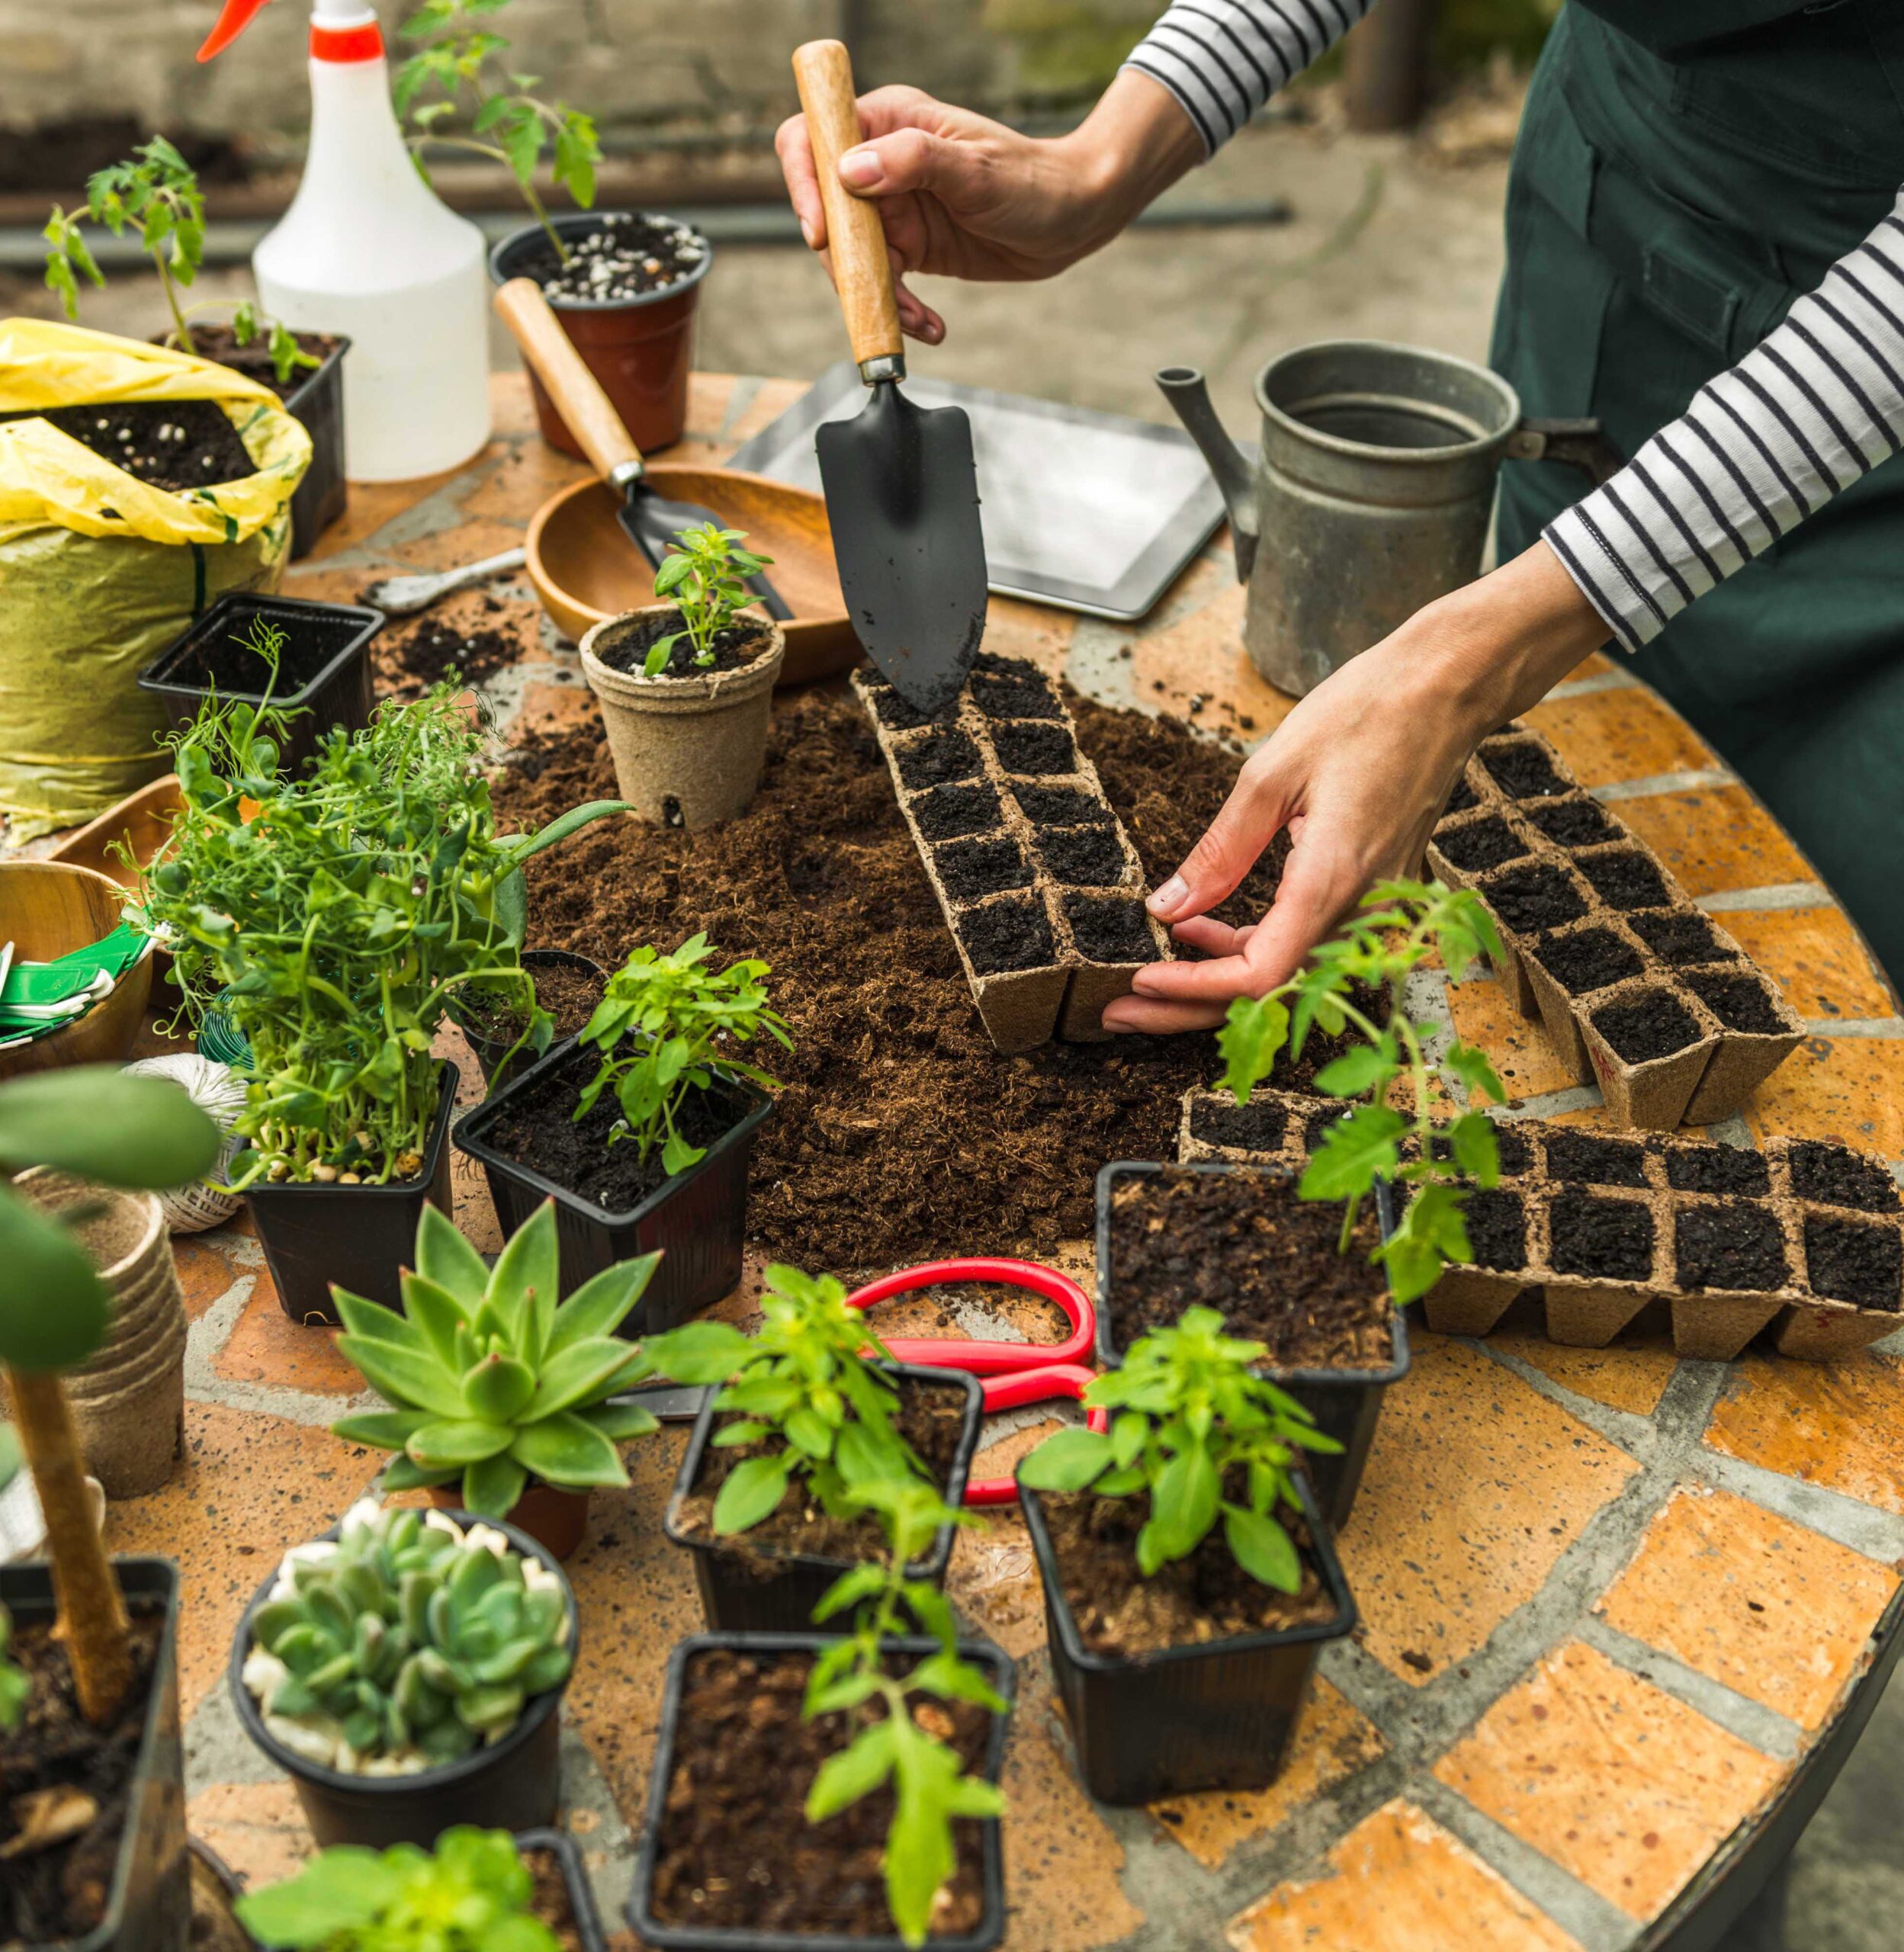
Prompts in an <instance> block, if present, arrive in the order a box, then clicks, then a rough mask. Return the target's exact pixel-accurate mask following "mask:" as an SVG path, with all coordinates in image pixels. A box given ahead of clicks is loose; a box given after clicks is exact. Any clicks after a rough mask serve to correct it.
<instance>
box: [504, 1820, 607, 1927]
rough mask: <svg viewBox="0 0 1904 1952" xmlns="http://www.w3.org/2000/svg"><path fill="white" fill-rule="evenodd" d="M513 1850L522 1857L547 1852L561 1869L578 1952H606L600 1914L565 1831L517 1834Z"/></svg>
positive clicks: (579, 1857)
mask: <svg viewBox="0 0 1904 1952" xmlns="http://www.w3.org/2000/svg"><path fill="white" fill-rule="evenodd" d="M515 1848H516V1849H517V1850H518V1851H520V1852H522V1854H523V1855H524V1856H525V1857H526V1856H527V1855H528V1853H529V1852H530V1851H547V1852H549V1854H551V1856H552V1857H554V1859H555V1861H556V1862H557V1864H560V1866H561V1867H562V1883H563V1886H565V1887H566V1889H567V1892H568V1894H569V1911H570V1915H571V1916H572V1917H573V1919H574V1921H575V1935H576V1938H579V1939H580V1940H581V1941H582V1952H608V1940H607V1939H606V1938H605V1937H604V1936H603V1934H602V1914H601V1913H600V1912H598V1911H597V1910H596V1908H595V1891H594V1889H593V1887H592V1886H591V1885H590V1884H589V1873H588V1872H587V1871H586V1869H584V1868H583V1863H582V1852H581V1849H580V1846H579V1845H578V1844H576V1841H575V1839H574V1838H573V1837H571V1836H570V1835H569V1834H568V1832H567V1831H566V1830H519V1831H518V1832H516V1833H515Z"/></svg>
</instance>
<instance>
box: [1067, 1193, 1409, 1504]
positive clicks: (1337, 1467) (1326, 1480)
mask: <svg viewBox="0 0 1904 1952" xmlns="http://www.w3.org/2000/svg"><path fill="white" fill-rule="evenodd" d="M1263 1170H1266V1169H1264V1168H1263V1167H1250V1166H1238V1165H1233V1164H1230V1163H1229V1162H1228V1161H1223V1160H1202V1161H1196V1163H1194V1164H1184V1165H1179V1166H1170V1167H1164V1166H1161V1165H1159V1164H1154V1163H1153V1162H1151V1161H1142V1160H1132V1159H1119V1160H1116V1161H1113V1163H1112V1164H1109V1165H1108V1166H1106V1167H1104V1168H1103V1170H1102V1171H1101V1172H1100V1173H1099V1174H1098V1176H1097V1360H1098V1364H1099V1366H1100V1368H1103V1369H1116V1367H1117V1366H1119V1364H1120V1363H1122V1361H1123V1360H1124V1350H1123V1349H1122V1347H1120V1346H1119V1342H1118V1339H1117V1324H1116V1320H1115V1318H1114V1317H1113V1312H1112V1307H1111V1301H1112V1283H1111V1195H1112V1191H1113V1188H1114V1187H1115V1186H1116V1183H1117V1181H1118V1180H1119V1178H1120V1177H1122V1178H1127V1179H1128V1178H1135V1177H1138V1176H1139V1175H1141V1174H1149V1173H1161V1172H1165V1171H1169V1172H1173V1173H1248V1172H1260V1171H1263ZM1375 1210H1376V1218H1377V1220H1378V1221H1379V1224H1380V1225H1381V1228H1382V1238H1383V1239H1384V1240H1385V1239H1387V1238H1388V1237H1389V1234H1390V1233H1391V1232H1392V1231H1393V1229H1394V1226H1395V1205H1394V1200H1393V1198H1392V1193H1391V1190H1390V1188H1389V1185H1388V1183H1387V1182H1386V1181H1385V1180H1382V1181H1378V1182H1377V1183H1376V1189H1375ZM1389 1327H1390V1333H1391V1337H1392V1340H1391V1341H1390V1344H1389V1360H1388V1362H1387V1363H1385V1364H1384V1365H1383V1366H1382V1367H1381V1368H1379V1369H1265V1370H1264V1371H1263V1373H1264V1374H1265V1375H1266V1376H1268V1377H1269V1379H1270V1381H1271V1382H1274V1383H1276V1384H1277V1385H1279V1386H1280V1387H1281V1388H1283V1389H1286V1390H1287V1391H1288V1392H1289V1394H1290V1395H1292V1396H1293V1397H1294V1398H1296V1401H1298V1402H1299V1403H1300V1404H1301V1405H1302V1407H1303V1408H1304V1409H1305V1410H1306V1411H1308V1413H1309V1414H1310V1415H1311V1416H1312V1417H1314V1418H1315V1427H1316V1428H1317V1429H1318V1430H1320V1431H1321V1433H1322V1434H1323V1435H1324V1437H1333V1438H1334V1440H1335V1441H1336V1442H1337V1443H1339V1444H1340V1445H1341V1446H1342V1448H1341V1451H1340V1452H1339V1453H1316V1454H1313V1455H1312V1456H1309V1457H1308V1459H1306V1460H1305V1469H1306V1470H1307V1471H1308V1475H1309V1478H1310V1480H1311V1482H1312V1483H1313V1485H1315V1499H1316V1503H1317V1504H1318V1505H1319V1506H1320V1507H1321V1509H1322V1511H1324V1513H1325V1514H1327V1516H1328V1521H1329V1523H1330V1524H1331V1525H1332V1526H1333V1527H1334V1528H1335V1529H1336V1530H1337V1531H1338V1532H1339V1531H1340V1530H1341V1529H1342V1527H1344V1526H1345V1525H1346V1524H1347V1523H1348V1522H1349V1514H1350V1512H1352V1511H1353V1510H1354V1509H1355V1498H1356V1493H1357V1491H1360V1489H1361V1488H1362V1473H1363V1471H1364V1469H1366V1467H1367V1465H1368V1462H1369V1450H1370V1448H1371V1446H1373V1444H1374V1442H1375V1430H1376V1424H1378V1423H1379V1422H1380V1421H1381V1420H1382V1396H1383V1395H1384V1393H1385V1392H1386V1391H1387V1389H1388V1387H1389V1385H1390V1384H1391V1383H1393V1382H1400V1381H1401V1380H1402V1378H1403V1377H1404V1376H1406V1375H1407V1374H1408V1363H1409V1360H1410V1356H1409V1353H1408V1323H1407V1321H1406V1319H1405V1318H1404V1316H1403V1315H1402V1311H1401V1310H1400V1309H1399V1308H1391V1309H1390V1310H1389Z"/></svg>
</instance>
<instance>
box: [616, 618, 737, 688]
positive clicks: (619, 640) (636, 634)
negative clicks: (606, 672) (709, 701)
mask: <svg viewBox="0 0 1904 1952" xmlns="http://www.w3.org/2000/svg"><path fill="white" fill-rule="evenodd" d="M670 631H675V632H678V633H679V634H678V635H677V636H676V638H675V641H674V642H673V644H672V645H670V646H669V650H668V661H667V663H666V665H665V666H663V669H661V670H660V672H658V673H657V674H656V675H657V676H659V677H663V678H705V677H706V676H708V674H709V673H711V672H715V671H738V670H739V669H740V667H741V666H743V664H751V663H753V661H754V660H755V659H756V657H760V656H762V655H763V653H765V652H766V650H767V648H768V638H769V634H770V633H769V629H768V627H767V626H766V624H763V623H761V622H759V621H757V620H756V618H751V617H747V618H742V619H741V621H740V622H739V623H737V624H728V625H727V627H726V628H724V629H722V630H718V631H715V632H714V637H713V640H712V644H711V648H712V650H713V652H714V662H713V663H711V664H697V663H695V649H694V643H693V640H692V638H690V637H689V636H688V634H686V631H684V630H683V629H682V621H681V613H680V612H679V611H678V610H677V611H675V612H673V613H672V614H670V615H666V616H654V617H644V618H641V621H639V622H638V623H634V624H630V625H629V627H628V628H627V629H626V630H625V631H623V630H612V631H603V632H602V634H601V636H600V637H597V638H596V641H595V643H594V644H593V645H592V647H591V648H592V650H593V651H594V653H595V655H596V657H599V658H600V659H601V660H602V663H604V664H605V665H606V666H608V669H610V670H611V671H620V672H622V673H625V674H626V675H627V676H629V677H631V678H639V677H640V676H642V675H643V674H642V666H643V665H644V663H645V662H646V661H647V655H648V651H649V650H650V647H651V646H652V645H653V644H654V643H655V642H656V641H657V639H659V638H661V637H666V636H667V635H668V634H669V632H670Z"/></svg>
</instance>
